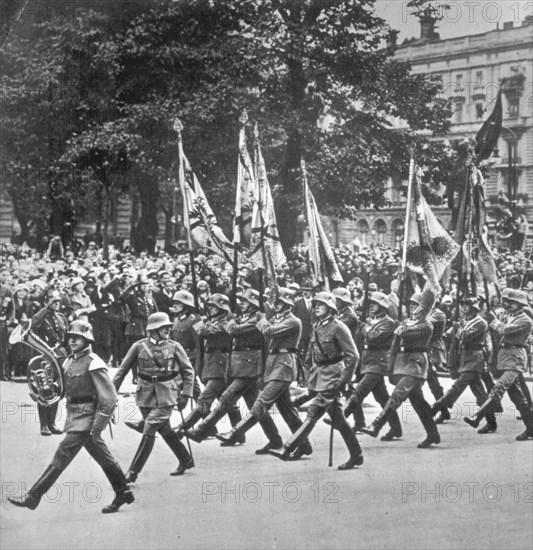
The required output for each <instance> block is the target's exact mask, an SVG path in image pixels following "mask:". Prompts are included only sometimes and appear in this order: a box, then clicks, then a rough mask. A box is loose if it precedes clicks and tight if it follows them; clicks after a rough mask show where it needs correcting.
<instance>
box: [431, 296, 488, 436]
mask: <svg viewBox="0 0 533 550" xmlns="http://www.w3.org/2000/svg"><path fill="white" fill-rule="evenodd" d="M459 305H460V307H461V309H462V310H463V316H462V319H461V321H457V322H456V323H454V327H453V328H452V329H450V330H451V331H452V333H453V338H455V339H456V340H457V343H456V349H457V350H458V352H459V358H458V359H459V362H458V363H459V364H458V369H457V372H458V375H459V376H458V378H457V379H456V380H455V382H454V383H453V385H452V387H451V388H450V389H449V390H448V391H447V392H446V393H445V394H444V395H443V396H442V397H441V398H440V399H438V400H437V401H436V402H435V403H434V404H433V405H432V406H431V413H432V414H433V415H435V414H437V413H438V412H439V411H441V410H444V409H446V410H447V409H449V408H451V407H452V406H453V405H454V403H455V402H456V401H457V399H459V397H460V396H461V394H462V393H463V392H464V390H465V389H466V388H467V387H468V386H470V389H471V390H472V393H473V394H474V397H475V398H476V403H477V404H478V405H479V406H481V405H483V403H484V402H485V401H486V400H487V392H486V391H485V386H484V385H483V382H482V380H481V374H482V373H483V371H484V370H485V367H486V359H485V351H484V343H485V337H486V334H487V330H488V325H487V322H486V321H485V320H484V319H483V318H482V317H481V316H480V315H479V312H480V305H479V300H477V299H476V298H472V297H468V296H464V297H462V298H461V299H460V301H459ZM496 428H497V425H496V417H495V415H494V412H490V413H488V414H487V425H486V426H484V427H483V428H481V429H480V430H479V432H478V433H481V434H487V433H493V432H495V431H496Z"/></svg>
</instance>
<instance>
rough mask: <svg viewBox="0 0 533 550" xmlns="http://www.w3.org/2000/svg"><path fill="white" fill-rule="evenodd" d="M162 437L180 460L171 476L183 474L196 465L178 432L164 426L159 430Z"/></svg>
mask: <svg viewBox="0 0 533 550" xmlns="http://www.w3.org/2000/svg"><path fill="white" fill-rule="evenodd" d="M159 433H160V434H161V437H162V438H163V439H164V440H165V443H166V444H167V445H168V446H169V447H170V450H171V451H172V452H173V453H174V454H175V455H176V458H177V459H178V460H179V465H178V468H177V469H176V470H175V471H174V472H172V473H171V474H170V475H171V476H182V475H183V474H184V473H185V471H186V470H190V469H191V468H193V467H194V461H193V459H192V457H191V455H190V454H189V452H188V451H187V448H186V447H185V445H184V444H183V443H182V442H181V441H180V438H179V436H178V434H177V433H176V432H174V431H173V430H172V429H171V428H170V426H168V427H167V428H163V429H162V430H160V431H159Z"/></svg>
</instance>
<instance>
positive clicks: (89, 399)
mask: <svg viewBox="0 0 533 550" xmlns="http://www.w3.org/2000/svg"><path fill="white" fill-rule="evenodd" d="M67 401H68V403H70V404H71V405H80V404H81V403H94V402H95V401H96V397H94V395H85V396H81V397H67Z"/></svg>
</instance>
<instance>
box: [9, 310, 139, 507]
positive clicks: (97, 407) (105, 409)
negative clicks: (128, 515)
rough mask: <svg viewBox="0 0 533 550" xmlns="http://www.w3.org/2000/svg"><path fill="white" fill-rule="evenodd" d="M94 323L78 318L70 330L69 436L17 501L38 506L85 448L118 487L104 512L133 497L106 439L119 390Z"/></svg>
mask: <svg viewBox="0 0 533 550" xmlns="http://www.w3.org/2000/svg"><path fill="white" fill-rule="evenodd" d="M92 342H94V338H93V333H92V328H91V325H90V324H89V323H87V322H86V321H82V320H78V321H73V322H72V323H71V325H70V327H69V329H68V344H69V347H70V351H71V355H69V356H68V357H67V359H66V361H65V363H64V370H65V393H66V398H67V420H66V423H65V432H66V435H65V437H64V439H63V440H62V441H61V443H60V444H59V447H58V448H57V451H56V453H55V455H54V457H53V459H52V462H51V463H50V465H49V466H48V468H46V470H45V471H44V473H43V474H42V475H41V477H40V478H39V480H38V481H37V482H36V483H35V484H34V485H33V487H32V488H31V489H30V490H29V491H28V493H27V494H26V495H24V496H23V497H21V498H12V497H9V501H10V502H12V503H13V504H15V505H16V506H22V507H26V508H29V509H30V510H35V508H37V506H38V505H39V502H40V500H41V498H42V496H43V495H44V494H45V493H46V491H48V489H50V488H51V487H52V485H53V484H54V483H55V482H56V480H57V479H58V478H59V476H60V475H61V473H62V472H63V471H64V470H65V469H66V468H67V466H68V465H69V464H70V463H71V461H72V460H73V459H74V457H75V456H76V455H77V454H78V452H79V451H80V450H81V448H82V447H85V449H87V452H88V453H89V454H90V455H91V456H92V458H94V460H95V461H96V462H97V463H98V465H99V466H100V467H101V468H102V470H103V471H104V474H105V475H106V477H107V479H108V480H109V482H110V483H111V486H112V488H113V490H114V491H115V498H114V500H113V502H112V503H111V504H110V505H109V506H106V507H105V508H104V509H103V510H102V512H103V513H113V512H118V510H119V508H120V507H121V506H122V505H123V504H131V503H132V502H133V501H134V496H133V492H132V491H131V489H130V488H129V487H128V485H127V482H126V477H125V476H124V472H123V471H122V469H121V468H120V466H119V464H118V463H117V461H116V460H115V459H114V458H113V455H112V454H111V453H110V451H109V449H108V448H107V445H106V444H105V442H104V440H103V439H102V435H101V434H102V431H103V430H104V429H105V428H106V426H107V424H108V423H109V420H110V418H111V415H112V413H113V410H114V408H115V405H116V402H117V393H116V391H115V388H114V386H113V383H112V382H111V378H110V377H109V374H108V370H107V366H106V364H105V363H104V362H103V361H102V360H101V359H100V357H98V355H96V354H95V353H93V351H92V348H91V343H92Z"/></svg>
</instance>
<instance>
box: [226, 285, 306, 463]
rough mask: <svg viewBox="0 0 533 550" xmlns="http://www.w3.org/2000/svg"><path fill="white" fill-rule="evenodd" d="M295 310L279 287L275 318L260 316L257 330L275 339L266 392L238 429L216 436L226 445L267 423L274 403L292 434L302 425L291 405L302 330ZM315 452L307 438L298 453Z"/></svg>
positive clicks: (263, 378) (262, 383) (262, 379)
mask: <svg viewBox="0 0 533 550" xmlns="http://www.w3.org/2000/svg"><path fill="white" fill-rule="evenodd" d="M293 307H294V294H293V292H292V291H290V290H289V289H288V288H284V287H279V288H278V295H277V298H276V300H275V302H274V312H275V315H274V316H273V317H272V318H271V319H270V320H267V319H266V318H265V314H264V313H261V312H257V313H256V319H257V323H256V326H257V328H258V329H259V331H260V332H261V333H262V334H263V336H264V337H266V338H271V341H270V348H269V353H268V357H267V360H266V364H265V370H264V373H263V374H262V376H260V377H258V383H259V386H260V387H262V391H261V393H260V394H259V397H258V398H257V399H256V401H255V403H254V404H253V406H252V408H251V410H250V412H249V413H248V415H247V416H245V417H244V418H243V420H242V421H241V422H239V424H237V426H235V427H234V428H233V429H232V430H231V431H230V432H228V433H225V434H219V435H217V436H216V438H217V439H219V440H220V441H222V442H223V443H228V444H231V443H232V442H234V441H237V440H238V438H239V437H242V435H243V434H244V433H245V432H247V431H248V430H249V429H250V428H251V427H252V426H254V425H255V424H257V422H259V421H261V420H263V419H264V418H265V416H266V415H267V414H268V411H269V410H270V408H271V407H272V405H274V404H276V407H277V409H278V411H279V413H280V414H281V416H282V418H283V420H284V421H285V423H286V424H287V426H289V429H290V430H291V432H292V433H295V432H296V431H297V430H298V429H299V428H300V426H301V425H302V421H301V420H300V417H299V416H298V412H297V411H296V409H295V408H294V406H293V405H292V403H291V397H290V390H289V387H290V385H291V382H292V381H293V380H294V372H295V365H296V363H295V362H296V354H297V353H298V342H299V340H300V333H301V330H302V324H301V321H300V319H298V318H297V317H296V316H295V315H294V314H293V313H292V308H293ZM270 445H271V444H270V441H269V443H267V445H266V447H264V448H263V449H259V453H258V454H265V453H267V452H269V450H270ZM312 452H313V449H312V447H311V444H310V443H309V440H308V439H307V438H305V439H303V440H302V441H301V443H300V446H299V447H298V449H297V450H296V451H295V453H297V454H298V457H301V456H303V455H310V454H311V453H312Z"/></svg>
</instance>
